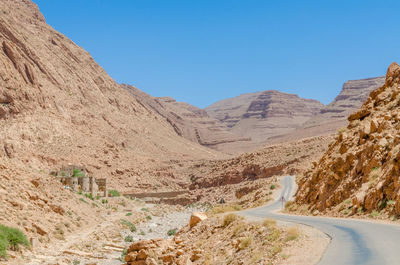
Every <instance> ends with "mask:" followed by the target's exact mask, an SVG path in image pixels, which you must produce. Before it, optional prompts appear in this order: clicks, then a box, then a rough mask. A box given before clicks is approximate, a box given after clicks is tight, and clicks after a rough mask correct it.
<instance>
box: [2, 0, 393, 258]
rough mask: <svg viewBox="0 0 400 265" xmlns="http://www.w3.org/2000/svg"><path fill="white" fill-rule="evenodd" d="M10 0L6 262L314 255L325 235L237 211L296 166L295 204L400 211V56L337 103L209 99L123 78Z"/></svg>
mask: <svg viewBox="0 0 400 265" xmlns="http://www.w3.org/2000/svg"><path fill="white" fill-rule="evenodd" d="M0 3H1V5H0V203H1V207H0V263H1V264H32V265H36V264H48V265H50V264H60V265H61V264H74V265H76V264H86V265H93V264H99V265H100V264H103V265H113V264H115V265H116V264H123V263H126V264H128V265H145V264H281V265H283V264H287V265H289V264H290V265H294V264H298V265H301V264H315V263H317V262H318V261H319V260H320V258H321V256H322V255H323V254H324V251H325V249H326V248H327V247H328V245H329V243H330V239H329V237H328V236H327V235H326V234H324V233H322V232H321V231H319V230H317V229H315V228H313V227H308V226H305V225H298V224H295V222H290V221H288V222H286V221H276V220H271V219H270V218H263V217H259V218H255V219H254V218H250V217H246V218H244V217H242V216H243V215H241V214H240V213H233V212H238V211H243V210H245V209H253V208H254V209H257V207H261V206H264V205H267V204H272V203H273V202H274V201H276V200H277V199H280V198H279V196H280V192H281V191H282V190H283V191H285V189H286V188H287V187H283V186H282V185H281V180H282V177H283V176H288V175H290V176H297V180H298V185H299V190H298V192H297V197H296V200H295V201H290V202H288V203H287V204H286V210H287V212H290V211H291V212H294V213H301V214H307V215H310V214H313V215H332V216H340V217H350V216H358V217H363V218H370V217H372V218H380V219H384V220H388V219H391V220H394V221H397V217H398V216H399V215H400V197H399V194H400V191H399V187H400V184H399V183H398V180H397V176H398V175H399V167H398V165H397V162H398V160H399V159H400V158H399V157H400V155H399V154H400V153H399V152H400V151H399V150H398V148H397V147H398V143H399V141H400V140H399V139H400V138H398V137H397V136H396V131H397V130H398V129H399V128H398V127H399V125H398V122H399V121H400V116H399V115H400V113H399V102H400V98H399V97H400V96H399V95H400V93H399V91H400V90H399V86H400V81H399V79H400V67H399V66H398V65H397V64H396V63H393V64H392V65H391V66H390V67H389V69H388V72H387V75H386V77H377V78H368V79H362V80H351V81H348V82H346V83H345V84H344V85H343V89H342V91H341V93H340V94H339V95H338V96H337V97H336V98H335V100H334V101H333V102H332V103H330V104H329V105H324V104H322V103H320V102H319V101H317V100H313V99H303V98H300V97H299V96H297V95H294V94H287V93H282V92H279V91H276V90H267V91H261V92H257V93H250V94H245V95H240V96H238V97H235V98H230V99H226V100H222V101H219V102H217V103H215V104H212V105H211V106H209V107H207V108H205V109H200V108H197V107H195V106H192V105H190V104H188V103H185V102H177V101H176V100H175V99H173V98H170V97H161V98H156V97H153V96H151V95H149V94H146V93H145V92H143V91H141V90H140V89H138V88H136V87H134V86H131V85H126V84H118V83H117V82H115V81H114V79H113V78H112V77H111V76H109V75H108V74H107V73H106V72H105V71H104V70H103V68H101V66H99V65H98V64H97V63H96V62H95V61H94V59H93V58H92V57H91V55H90V54H89V53H88V52H86V51H85V50H84V49H82V48H81V47H79V46H78V45H76V44H75V43H73V42H72V41H71V40H69V39H68V38H67V37H66V36H64V35H63V34H61V33H59V32H57V31H56V30H54V29H53V28H52V27H51V26H49V25H48V24H47V23H46V20H45V18H44V17H43V15H42V14H41V13H40V11H39V7H38V6H37V5H36V4H34V3H33V2H32V1H30V0H0ZM110 52H112V51H110ZM371 91H372V92H371ZM368 95H369V96H368ZM360 107H361V108H360ZM359 108H360V109H359ZM349 115H350V116H349ZM348 116H349V117H348ZM347 117H348V120H347ZM66 167H74V168H75V169H74V170H73V174H72V175H71V176H67V175H66V172H65V171H64V169H65V168H66ZM77 168H82V171H81V170H78V171H75V170H77ZM81 174H83V175H81ZM89 176H90V179H91V180H90V181H91V182H90V184H89V182H88V183H87V184H85V185H90V189H91V190H94V191H96V192H97V190H96V189H97V188H99V187H100V184H99V183H106V187H105V194H106V196H103V194H101V195H100V193H99V194H98V195H97V194H95V195H93V194H92V193H90V192H86V191H83V186H84V184H83V180H82V179H83V178H84V177H85V178H86V179H87V180H88V179H89ZM293 178H294V177H293ZM79 179H80V180H79ZM96 180H101V181H103V182H99V183H97V182H96ZM79 181H80V182H79ZM88 181H89V180H88ZM78 183H79V184H78ZM282 199H284V198H283V197H282ZM283 203H284V201H283V200H282V205H283ZM275 204H276V202H275ZM263 214H264V213H263Z"/></svg>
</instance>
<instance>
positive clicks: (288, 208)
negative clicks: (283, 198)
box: [285, 201, 297, 212]
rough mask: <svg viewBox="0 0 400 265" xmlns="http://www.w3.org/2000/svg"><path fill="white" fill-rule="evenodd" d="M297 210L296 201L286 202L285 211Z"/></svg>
mask: <svg viewBox="0 0 400 265" xmlns="http://www.w3.org/2000/svg"><path fill="white" fill-rule="evenodd" d="M296 210H297V205H296V203H295V202H294V201H287V202H286V203H285V211H287V212H294V211H296Z"/></svg>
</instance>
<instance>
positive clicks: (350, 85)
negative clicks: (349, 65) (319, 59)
mask: <svg viewBox="0 0 400 265" xmlns="http://www.w3.org/2000/svg"><path fill="white" fill-rule="evenodd" d="M384 83H385V77H384V76H381V77H375V78H366V79H360V80H350V81H347V82H345V83H344V84H343V87H342V90H341V91H340V94H339V95H338V96H337V97H336V98H335V99H334V100H333V101H332V102H331V103H330V104H329V105H327V106H325V107H323V108H322V109H321V110H320V112H319V113H318V114H317V115H315V116H314V117H313V118H312V119H310V120H309V121H307V122H306V123H305V124H304V126H303V127H311V126H315V125H321V124H324V123H332V122H337V121H342V122H343V123H344V124H346V123H347V117H348V116H349V115H350V114H351V113H353V112H354V111H356V110H358V109H359V108H360V106H361V105H362V104H363V103H364V102H365V101H366V100H367V98H368V95H369V93H370V92H371V91H372V90H374V89H376V88H378V87H380V86H382V85H383V84H384ZM344 126H345V125H344Z"/></svg>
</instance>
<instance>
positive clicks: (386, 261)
mask: <svg viewBox="0 0 400 265" xmlns="http://www.w3.org/2000/svg"><path fill="white" fill-rule="evenodd" d="M294 183H295V177H293V176H288V177H284V178H283V179H282V185H283V190H282V193H281V196H280V197H282V196H283V197H284V198H285V199H286V200H289V199H290V198H291V197H292V194H294V187H293V186H294V185H295V184H294ZM281 207H282V206H281V202H280V201H279V200H278V201H276V202H274V203H273V204H271V205H268V206H264V207H259V208H256V209H250V210H246V211H243V212H241V215H245V216H254V217H268V218H274V219H277V220H282V221H287V222H293V223H299V224H305V225H310V226H313V227H315V228H317V229H318V230H320V231H322V232H324V233H326V234H328V235H329V236H330V237H331V239H332V240H331V243H330V244H329V246H328V248H327V250H326V251H325V253H324V255H323V256H322V259H321V260H320V262H319V263H318V265H361V264H363V265H364V264H367V265H372V264H373V265H400V226H399V225H391V224H381V223H375V222H369V221H363V220H355V219H343V218H326V217H312V216H296V215H287V214H279V213H277V211H278V210H280V209H281ZM305 265H306V264H305Z"/></svg>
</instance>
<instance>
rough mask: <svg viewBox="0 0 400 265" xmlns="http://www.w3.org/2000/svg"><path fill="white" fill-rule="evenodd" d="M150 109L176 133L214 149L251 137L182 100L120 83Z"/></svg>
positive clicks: (248, 139) (247, 139) (246, 140)
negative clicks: (231, 129) (150, 93)
mask: <svg viewBox="0 0 400 265" xmlns="http://www.w3.org/2000/svg"><path fill="white" fill-rule="evenodd" d="M121 86H122V87H123V88H124V89H126V90H127V91H129V92H130V93H132V95H134V96H135V98H136V99H137V100H138V101H139V102H140V103H141V104H142V105H143V106H144V107H145V108H147V109H148V110H149V111H153V112H155V113H157V114H159V115H161V116H162V117H163V118H164V119H165V120H166V121H167V122H168V123H169V124H170V126H171V127H172V128H173V129H174V131H175V132H176V134H177V135H179V136H182V137H184V138H186V139H188V140H190V141H192V142H195V143H199V144H201V145H203V146H207V147H210V148H214V149H220V145H221V144H226V143H235V142H240V141H244V142H248V141H250V138H246V137H242V136H239V135H235V134H234V133H232V132H230V131H228V128H226V126H225V124H223V123H221V122H220V121H219V120H217V119H215V118H212V117H210V116H209V115H208V113H207V112H206V111H205V110H203V109H199V108H197V107H195V106H192V105H190V104H188V103H185V102H177V101H176V100H175V99H173V98H170V97H161V98H156V97H152V96H150V95H148V94H146V93H144V92H143V91H141V90H139V89H137V88H136V87H134V86H130V85H125V84H123V85H121Z"/></svg>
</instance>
